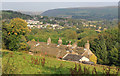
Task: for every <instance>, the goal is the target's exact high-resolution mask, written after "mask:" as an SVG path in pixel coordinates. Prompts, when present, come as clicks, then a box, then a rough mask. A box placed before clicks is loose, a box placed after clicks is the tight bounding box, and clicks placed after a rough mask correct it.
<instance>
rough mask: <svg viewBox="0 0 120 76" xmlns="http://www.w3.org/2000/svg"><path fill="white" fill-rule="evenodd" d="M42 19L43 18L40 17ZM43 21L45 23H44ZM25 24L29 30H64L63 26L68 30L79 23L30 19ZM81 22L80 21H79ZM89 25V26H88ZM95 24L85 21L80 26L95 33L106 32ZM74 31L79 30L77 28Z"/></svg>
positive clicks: (51, 19)
mask: <svg viewBox="0 0 120 76" xmlns="http://www.w3.org/2000/svg"><path fill="white" fill-rule="evenodd" d="M42 18H43V17H42ZM46 20H49V21H53V23H52V22H51V23H50V22H47V21H46ZM44 21H46V23H44ZM26 22H27V24H28V25H27V26H28V27H29V28H30V29H31V28H38V29H46V28H47V29H53V30H55V29H63V28H65V26H67V27H68V28H72V27H73V26H74V25H77V26H79V24H80V23H79V22H76V23H72V24H71V23H69V21H67V20H62V19H61V20H56V19H54V18H50V19H43V20H41V21H38V19H32V20H26ZM61 22H62V23H63V25H60V23H61ZM80 22H81V21H80ZM89 23H91V24H89ZM95 23H97V21H87V22H84V21H83V22H81V24H82V26H83V27H84V28H94V29H95V31H96V32H101V30H107V28H102V27H101V26H96V25H95ZM76 29H80V28H77V27H76Z"/></svg>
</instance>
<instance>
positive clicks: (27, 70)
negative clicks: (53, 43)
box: [2, 50, 117, 74]
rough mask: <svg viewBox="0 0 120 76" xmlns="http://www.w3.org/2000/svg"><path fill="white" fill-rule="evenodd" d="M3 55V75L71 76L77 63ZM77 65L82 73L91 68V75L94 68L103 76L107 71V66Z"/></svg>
mask: <svg viewBox="0 0 120 76" xmlns="http://www.w3.org/2000/svg"><path fill="white" fill-rule="evenodd" d="M2 54H3V58H2V65H3V67H2V69H3V70H2V73H4V74H71V71H70V69H71V68H74V66H75V62H70V61H62V60H58V59H57V58H52V57H48V56H45V57H44V56H34V55H33V56H32V55H29V54H25V53H21V52H10V51H4V50H3V53H2ZM43 61H44V62H43ZM76 64H77V65H79V64H80V65H81V68H82V71H84V67H86V68H89V74H92V71H93V69H94V67H95V69H96V71H97V74H103V72H104V70H103V67H104V68H105V69H106V70H107V66H99V65H96V66H94V65H87V64H82V63H76ZM110 68H111V69H110V74H116V73H117V69H116V67H110ZM87 74H88V73H87Z"/></svg>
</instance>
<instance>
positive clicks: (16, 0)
mask: <svg viewBox="0 0 120 76" xmlns="http://www.w3.org/2000/svg"><path fill="white" fill-rule="evenodd" d="M1 1H2V2H118V1H119V0H1Z"/></svg>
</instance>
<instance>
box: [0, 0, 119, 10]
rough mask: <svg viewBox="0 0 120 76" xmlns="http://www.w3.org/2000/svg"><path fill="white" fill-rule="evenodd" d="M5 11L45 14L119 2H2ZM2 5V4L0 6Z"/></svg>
mask: <svg viewBox="0 0 120 76" xmlns="http://www.w3.org/2000/svg"><path fill="white" fill-rule="evenodd" d="M1 1H2V6H1V8H2V9H3V10H15V11H35V12H43V11H46V10H50V9H56V8H71V7H101V6H117V4H118V1H119V0H1ZM0 5H1V4H0Z"/></svg>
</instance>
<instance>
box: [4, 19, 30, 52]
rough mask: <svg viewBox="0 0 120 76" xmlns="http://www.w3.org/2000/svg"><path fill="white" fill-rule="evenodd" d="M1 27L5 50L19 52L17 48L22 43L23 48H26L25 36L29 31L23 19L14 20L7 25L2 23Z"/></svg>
mask: <svg viewBox="0 0 120 76" xmlns="http://www.w3.org/2000/svg"><path fill="white" fill-rule="evenodd" d="M3 26H4V28H3V41H4V43H5V45H6V46H7V49H9V50H13V51H15V50H19V48H20V47H22V44H21V43H24V45H23V46H27V44H26V38H25V36H26V35H27V33H28V32H29V29H28V27H27V23H26V22H25V21H24V20H23V19H20V18H14V19H12V20H11V21H10V23H9V24H5V23H4V24H3ZM5 26H6V27H5ZM6 37H7V38H6ZM26 48H27V47H26ZM22 50H23V49H22Z"/></svg>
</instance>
